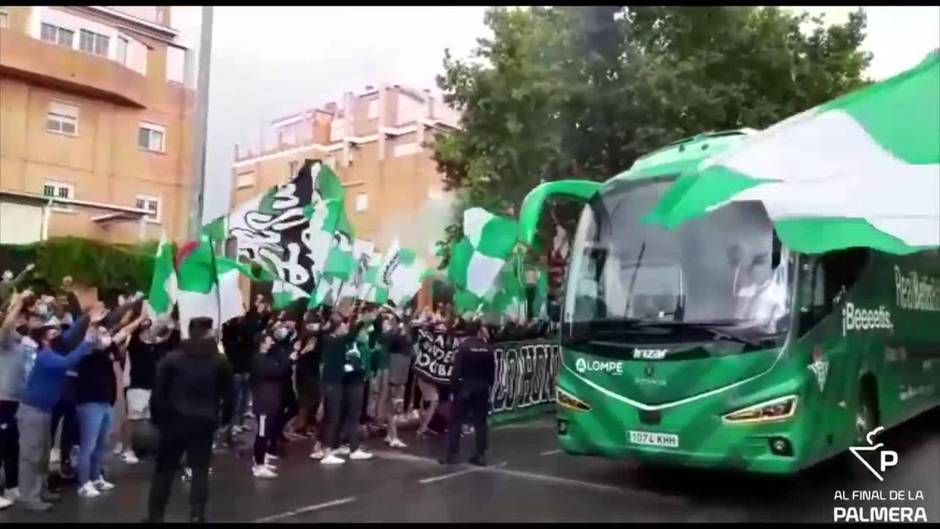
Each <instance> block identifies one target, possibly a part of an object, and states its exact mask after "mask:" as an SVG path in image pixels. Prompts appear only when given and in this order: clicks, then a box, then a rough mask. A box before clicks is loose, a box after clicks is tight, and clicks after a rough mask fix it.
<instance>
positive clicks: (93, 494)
mask: <svg viewBox="0 0 940 529" xmlns="http://www.w3.org/2000/svg"><path fill="white" fill-rule="evenodd" d="M78 495H79V496H81V497H82V498H97V497H98V496H101V493H100V492H98V489H96V488H95V484H94V483H92V482H90V481H89V482H87V483H85V484H84V485H82V488H80V489H78Z"/></svg>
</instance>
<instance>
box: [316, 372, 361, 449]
mask: <svg viewBox="0 0 940 529" xmlns="http://www.w3.org/2000/svg"><path fill="white" fill-rule="evenodd" d="M364 396H365V394H364V391H363V382H352V383H350V382H347V383H344V384H324V386H323V397H324V399H325V400H324V408H325V410H324V418H323V429H322V434H321V436H320V439H321V442H322V443H323V447H324V448H330V449H333V448H339V444H340V442H341V441H343V440H348V441H349V448H350V450H352V451H353V452H355V451H356V450H357V449H358V448H359V415H360V413H361V411H362V399H363V397H364Z"/></svg>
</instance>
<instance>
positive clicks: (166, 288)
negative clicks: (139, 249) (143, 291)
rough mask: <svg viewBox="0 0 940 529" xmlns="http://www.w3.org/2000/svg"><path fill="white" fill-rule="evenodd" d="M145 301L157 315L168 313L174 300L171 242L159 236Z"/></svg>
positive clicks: (174, 286) (174, 277)
mask: <svg viewBox="0 0 940 529" xmlns="http://www.w3.org/2000/svg"><path fill="white" fill-rule="evenodd" d="M147 302H148V303H149V304H150V307H151V308H152V309H153V311H154V313H155V314H157V315H164V314H169V313H170V311H171V310H172V309H173V304H174V303H175V302H176V270H175V268H174V266H173V243H172V242H170V241H168V240H167V239H166V234H163V235H162V236H161V237H160V246H158V247H157V256H156V259H155V263H154V267H153V279H152V280H151V282H150V293H149V295H148V296H147Z"/></svg>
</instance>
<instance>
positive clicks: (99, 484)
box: [94, 477, 114, 491]
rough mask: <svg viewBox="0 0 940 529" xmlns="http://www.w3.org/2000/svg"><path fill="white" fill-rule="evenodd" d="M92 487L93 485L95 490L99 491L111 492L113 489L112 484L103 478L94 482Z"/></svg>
mask: <svg viewBox="0 0 940 529" xmlns="http://www.w3.org/2000/svg"><path fill="white" fill-rule="evenodd" d="M94 485H95V488H96V489H98V490H100V491H106V490H111V489H113V488H114V483H109V482H108V481H105V479H104V477H99V478H98V480H97V481H95V483H94Z"/></svg>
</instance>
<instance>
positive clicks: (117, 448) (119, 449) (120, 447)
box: [112, 443, 124, 456]
mask: <svg viewBox="0 0 940 529" xmlns="http://www.w3.org/2000/svg"><path fill="white" fill-rule="evenodd" d="M122 452H124V443H118V444H116V445H114V451H113V452H112V453H113V454H114V455H116V456H119V455H121V453H122Z"/></svg>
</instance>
